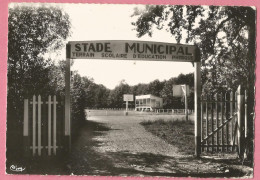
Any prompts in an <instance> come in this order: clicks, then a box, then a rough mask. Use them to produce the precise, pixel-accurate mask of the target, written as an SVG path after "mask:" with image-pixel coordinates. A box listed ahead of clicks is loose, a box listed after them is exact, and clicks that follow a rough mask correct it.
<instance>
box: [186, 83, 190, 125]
mask: <svg viewBox="0 0 260 180" xmlns="http://www.w3.org/2000/svg"><path fill="white" fill-rule="evenodd" d="M187 93H188V90H187V84H185V117H186V121H188V120H189V116H188V95H187Z"/></svg>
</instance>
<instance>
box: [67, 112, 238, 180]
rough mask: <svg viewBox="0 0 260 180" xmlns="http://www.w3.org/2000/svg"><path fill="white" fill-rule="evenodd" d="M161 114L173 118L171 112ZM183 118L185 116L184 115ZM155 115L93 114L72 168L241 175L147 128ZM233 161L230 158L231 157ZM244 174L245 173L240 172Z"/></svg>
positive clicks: (79, 171) (129, 173)
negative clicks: (186, 151) (183, 149)
mask: <svg viewBox="0 0 260 180" xmlns="http://www.w3.org/2000/svg"><path fill="white" fill-rule="evenodd" d="M159 118H163V119H172V117H171V116H169V115H165V116H163V115H161V116H160V117H159ZM180 118H183V117H181V116H180ZM156 119H158V117H156V118H155V116H91V117H88V121H86V123H85V124H84V126H83V127H82V129H81V131H80V132H79V137H78V138H77V140H76V141H74V142H73V146H72V153H71V157H70V161H69V162H68V165H67V167H68V169H69V170H70V172H71V173H72V174H75V175H76V174H77V175H101V176H103V175H112V176H182V177H183V176H203V175H205V173H206V174H207V176H212V177H225V176H233V175H232V174H234V173H236V175H234V176H238V174H237V172H230V171H231V170H228V171H227V170H226V169H225V166H223V163H218V162H217V161H212V160H211V161H209V160H207V159H196V158H194V157H192V156H187V155H185V154H184V153H183V152H178V148H177V147H174V145H170V144H168V143H167V142H165V141H164V140H162V139H160V138H158V137H156V136H154V135H153V134H151V133H149V132H147V131H146V130H145V129H144V127H143V126H142V125H141V124H140V122H142V121H145V120H156ZM229 161H230V160H229ZM240 175H241V174H240Z"/></svg>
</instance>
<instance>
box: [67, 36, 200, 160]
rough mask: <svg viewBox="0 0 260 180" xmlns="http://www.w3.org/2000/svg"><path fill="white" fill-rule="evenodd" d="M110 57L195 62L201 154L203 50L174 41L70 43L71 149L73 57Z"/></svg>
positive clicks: (197, 144) (197, 135)
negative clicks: (201, 53) (71, 69)
mask: <svg viewBox="0 0 260 180" xmlns="http://www.w3.org/2000/svg"><path fill="white" fill-rule="evenodd" d="M71 59H107V60H135V61H172V62H177V61H178V62H192V63H194V68H195V71H194V112H195V113H194V125H195V127H194V130H195V132H194V134H195V137H194V141H195V155H196V156H199V155H200V153H201V147H200V145H201V143H200V141H201V121H200V119H201V114H200V112H201V107H200V97H201V62H200V52H199V49H198V47H197V46H195V45H184V44H172V43H162V42H150V41H149V42H148V41H127V40H122V41H121V40H120V41H119V40H103V41H71V42H68V44H67V45H66V74H65V137H66V146H67V147H68V149H69V150H70V148H71V119H70V105H71V104H70V60H71Z"/></svg>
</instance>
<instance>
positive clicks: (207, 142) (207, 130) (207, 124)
mask: <svg viewBox="0 0 260 180" xmlns="http://www.w3.org/2000/svg"><path fill="white" fill-rule="evenodd" d="M208 100H209V98H208V95H206V135H207V136H208V135H209V112H208V107H209V106H208ZM206 144H207V152H208V151H209V141H208V140H206Z"/></svg>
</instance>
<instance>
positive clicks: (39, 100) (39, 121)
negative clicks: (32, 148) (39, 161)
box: [38, 95, 42, 156]
mask: <svg viewBox="0 0 260 180" xmlns="http://www.w3.org/2000/svg"><path fill="white" fill-rule="evenodd" d="M41 105H42V101H41V96H40V95H39V96H38V155H39V156H41V154H42V112H41V111H42V109H41Z"/></svg>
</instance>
